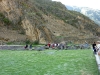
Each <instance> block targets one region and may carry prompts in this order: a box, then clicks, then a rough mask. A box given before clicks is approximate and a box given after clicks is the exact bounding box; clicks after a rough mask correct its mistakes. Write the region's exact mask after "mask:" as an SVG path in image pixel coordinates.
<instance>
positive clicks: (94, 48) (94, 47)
mask: <svg viewBox="0 0 100 75" xmlns="http://www.w3.org/2000/svg"><path fill="white" fill-rule="evenodd" d="M92 48H93V51H94V54H96V52H97V51H96V43H95V42H94V43H93V44H92Z"/></svg>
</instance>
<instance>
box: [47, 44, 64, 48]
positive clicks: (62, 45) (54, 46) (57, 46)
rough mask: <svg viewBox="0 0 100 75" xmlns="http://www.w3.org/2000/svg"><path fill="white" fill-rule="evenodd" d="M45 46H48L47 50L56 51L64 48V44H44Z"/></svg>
mask: <svg viewBox="0 0 100 75" xmlns="http://www.w3.org/2000/svg"><path fill="white" fill-rule="evenodd" d="M46 46H48V47H49V48H52V49H54V48H58V49H65V48H66V44H65V43H48V44H46Z"/></svg>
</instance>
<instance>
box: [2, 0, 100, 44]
mask: <svg viewBox="0 0 100 75" xmlns="http://www.w3.org/2000/svg"><path fill="white" fill-rule="evenodd" d="M99 36H100V26H98V25H97V24H95V22H93V21H92V20H90V19H89V18H88V17H86V16H84V15H83V14H80V13H79V12H76V11H70V10H68V9H66V6H65V5H63V4H62V3H60V2H55V1H52V0H0V41H1V43H15V42H17V43H21V42H38V43H42V44H45V43H47V42H61V41H73V42H74V43H84V42H85V41H87V42H89V43H90V42H93V41H95V40H98V39H99Z"/></svg>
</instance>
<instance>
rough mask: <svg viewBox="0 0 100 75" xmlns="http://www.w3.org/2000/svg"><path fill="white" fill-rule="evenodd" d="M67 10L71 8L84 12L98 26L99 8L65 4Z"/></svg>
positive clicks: (99, 19) (99, 21) (99, 23)
mask: <svg viewBox="0 0 100 75" xmlns="http://www.w3.org/2000/svg"><path fill="white" fill-rule="evenodd" d="M66 7H67V8H68V10H73V11H77V12H80V13H82V14H84V15H85V16H87V17H89V18H90V19H91V20H93V21H94V22H95V23H96V24H98V25H99V26H100V10H98V9H92V8H88V7H77V6H68V5H67V6H66Z"/></svg>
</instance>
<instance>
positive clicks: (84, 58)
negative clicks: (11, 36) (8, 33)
mask: <svg viewBox="0 0 100 75" xmlns="http://www.w3.org/2000/svg"><path fill="white" fill-rule="evenodd" d="M0 75H99V72H98V68H97V64H96V60H95V57H94V55H93V51H92V50H44V51H11V50H1V51H0Z"/></svg>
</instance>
